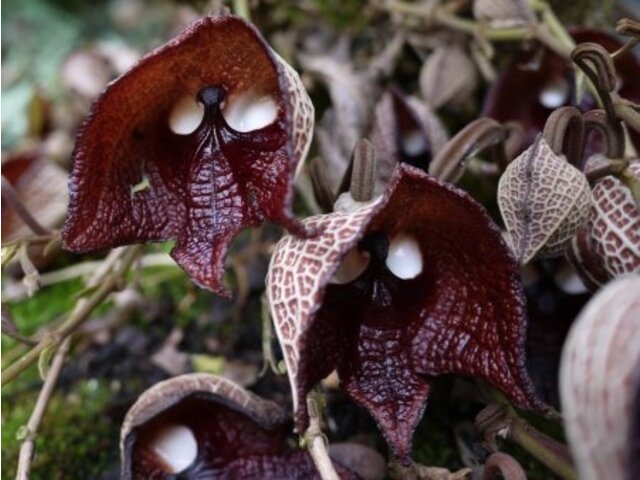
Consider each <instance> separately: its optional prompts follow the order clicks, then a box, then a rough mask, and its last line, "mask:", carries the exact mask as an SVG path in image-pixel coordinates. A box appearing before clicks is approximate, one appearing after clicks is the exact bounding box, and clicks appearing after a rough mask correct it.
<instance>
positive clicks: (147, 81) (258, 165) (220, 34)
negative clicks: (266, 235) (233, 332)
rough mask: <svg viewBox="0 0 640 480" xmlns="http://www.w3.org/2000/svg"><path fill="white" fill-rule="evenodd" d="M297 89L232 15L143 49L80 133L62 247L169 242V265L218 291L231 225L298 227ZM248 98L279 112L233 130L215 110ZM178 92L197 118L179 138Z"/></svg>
mask: <svg viewBox="0 0 640 480" xmlns="http://www.w3.org/2000/svg"><path fill="white" fill-rule="evenodd" d="M299 83H300V82H299V79H297V78H296V77H295V74H293V73H292V71H291V70H290V68H289V67H288V66H287V65H285V64H284V63H283V62H282V61H281V60H280V59H279V57H277V56H276V55H275V54H274V53H273V52H272V51H271V50H270V49H269V47H268V45H267V44H266V43H265V41H264V40H263V39H262V37H261V36H260V35H259V33H258V32H257V31H256V30H255V29H254V28H253V27H252V26H251V25H250V24H248V23H247V22H245V21H244V20H242V19H240V18H237V17H232V16H221V17H207V18H204V19H202V20H200V21H198V22H195V23H194V24H193V25H191V26H190V27H189V28H188V29H187V30H186V31H185V32H184V33H183V34H182V35H180V36H179V37H177V38H176V39H174V40H173V41H171V42H169V43H168V44H166V45H165V46H163V47H160V48H159V49H157V50H155V51H153V52H151V53H150V54H149V55H147V56H146V57H144V58H143V59H142V60H141V61H140V62H139V63H138V64H137V65H136V66H135V67H134V68H133V69H132V70H130V71H129V72H128V73H127V74H125V75H123V76H122V77H121V78H119V79H118V80H117V81H115V82H114V83H113V84H111V85H110V86H109V87H108V88H107V90H106V91H105V93H104V94H103V95H102V96H101V97H100V98H99V99H98V100H97V102H96V103H95V104H94V106H93V107H92V110H91V113H90V114H89V117H88V119H87V121H86V122H85V124H84V125H83V127H82V129H81V132H80V134H79V135H78V139H77V143H76V147H75V150H74V154H73V162H74V163H73V172H72V176H71V183H70V196H71V205H70V209H69V214H68V217H67V222H66V224H65V229H64V232H63V239H64V244H65V246H66V248H68V249H71V250H73V251H78V252H83V251H88V250H94V249H98V248H104V247H113V246H117V245H123V244H127V243H136V242H147V241H162V240H168V239H176V240H177V245H176V248H175V250H174V252H173V255H174V258H176V260H177V261H178V262H179V263H180V265H181V266H182V267H183V268H184V269H185V270H186V271H187V272H188V273H189V274H190V275H191V277H192V278H193V280H194V281H195V282H196V283H198V284H199V285H201V286H203V287H205V288H209V289H211V290H214V291H216V292H218V293H226V291H225V289H224V287H223V286H222V284H221V276H222V271H223V262H224V253H225V251H226V248H227V246H228V244H229V242H230V240H231V239H232V238H233V237H234V236H235V234H236V233H237V232H238V231H239V230H241V229H242V228H244V227H247V226H251V225H255V224H257V223H259V222H260V221H261V220H263V219H264V218H268V219H270V220H273V221H276V222H280V223H284V224H285V225H286V226H287V227H298V232H299V231H300V227H299V225H298V224H297V222H295V220H294V219H293V216H292V213H291V211H290V208H291V197H292V192H291V182H292V178H293V175H294V172H295V168H296V166H297V164H298V163H299V162H300V160H301V158H302V157H303V156H304V155H305V154H306V149H307V147H308V143H309V135H310V133H309V132H310V130H311V128H312V127H311V123H312V114H313V107H312V106H311V104H310V102H309V100H308V97H307V96H306V93H305V92H304V91H303V89H302V87H301V85H300V84H299ZM249 93H250V94H252V95H256V96H260V97H262V96H269V97H271V98H272V99H274V101H275V102H276V104H277V116H276V119H275V120H274V121H273V122H272V123H271V124H269V125H267V126H265V127H263V128H260V129H257V130H253V131H250V132H246V133H242V132H238V131H236V130H234V129H233V128H231V127H230V126H229V125H228V124H227V122H226V121H225V119H224V117H223V115H222V113H221V108H223V104H224V102H232V101H233V99H235V98H238V96H240V95H241V94H249ZM184 96H188V97H191V98H192V99H193V100H195V99H196V98H197V99H198V100H199V101H200V103H201V104H203V105H205V115H204V118H203V120H202V122H201V123H200V126H199V127H197V128H196V129H195V131H193V132H192V133H189V134H185V135H181V134H177V133H174V132H173V131H172V130H171V129H170V127H169V121H168V119H169V114H170V112H171V109H172V107H173V106H174V105H175V104H176V103H177V102H178V101H179V100H181V99H182V98H183V97H184Z"/></svg>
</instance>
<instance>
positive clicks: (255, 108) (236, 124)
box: [222, 95, 278, 132]
mask: <svg viewBox="0 0 640 480" xmlns="http://www.w3.org/2000/svg"><path fill="white" fill-rule="evenodd" d="M222 115H223V116H224V119H225V120H226V121H227V124H228V125H229V126H230V127H231V128H233V129H234V130H236V131H238V132H250V131H252V130H257V129H259V128H263V127H266V126H267V125H269V124H270V123H273V121H274V120H275V119H276V117H277V116H278V104H277V103H276V102H275V100H274V99H273V98H271V97H255V96H254V95H242V96H237V97H231V98H229V101H228V102H226V104H225V107H224V109H223V111H222Z"/></svg>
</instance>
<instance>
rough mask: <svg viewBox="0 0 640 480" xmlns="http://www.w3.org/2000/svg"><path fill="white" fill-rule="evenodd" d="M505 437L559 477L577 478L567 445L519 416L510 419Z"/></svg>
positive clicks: (568, 479)
mask: <svg viewBox="0 0 640 480" xmlns="http://www.w3.org/2000/svg"><path fill="white" fill-rule="evenodd" d="M507 438H509V439H510V440H513V441H514V442H515V443H517V444H518V445H520V446H521V447H522V448H524V449H525V450H526V451H527V452H529V453H530V454H531V455H533V456H534V457H535V458H536V459H538V460H539V461H540V462H541V463H543V464H544V465H546V466H547V467H549V468H550V469H551V470H552V471H553V472H555V473H556V474H557V475H558V476H560V477H561V478H563V479H566V480H574V479H575V480H577V478H578V476H577V474H576V471H575V470H574V468H573V466H572V465H571V457H570V455H569V452H568V450H567V447H566V446H565V445H563V444H562V443H560V442H558V441H556V440H554V439H553V438H551V437H548V436H546V435H544V434H543V433H541V432H539V431H538V430H536V429H535V428H533V427H532V426H531V425H529V424H528V423H526V422H525V421H524V420H522V419H521V418H514V419H513V420H512V423H511V426H510V427H509V433H508V434H507Z"/></svg>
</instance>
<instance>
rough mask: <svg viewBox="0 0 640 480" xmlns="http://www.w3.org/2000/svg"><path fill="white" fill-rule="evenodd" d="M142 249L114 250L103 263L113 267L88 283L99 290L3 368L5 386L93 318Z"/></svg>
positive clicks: (86, 297)
mask: <svg viewBox="0 0 640 480" xmlns="http://www.w3.org/2000/svg"><path fill="white" fill-rule="evenodd" d="M142 248H143V247H142V246H141V245H135V246H132V247H127V248H123V249H119V250H116V251H113V252H111V254H110V255H109V256H107V258H106V259H105V261H104V263H103V266H104V264H108V265H109V268H108V269H102V268H100V269H98V270H97V271H96V272H95V273H94V275H93V276H92V278H91V279H89V281H88V282H87V287H88V288H89V289H93V288H95V290H92V293H91V294H90V295H89V296H84V297H82V298H80V299H79V300H78V301H77V302H76V304H75V306H74V308H73V310H72V311H71V313H70V314H69V316H68V317H67V319H66V320H65V321H64V322H63V323H62V324H61V325H60V326H59V327H58V328H56V329H55V330H54V331H53V332H51V333H49V334H48V335H46V336H45V337H44V338H43V339H42V340H40V341H39V342H38V344H37V345H36V346H34V347H33V348H32V349H30V350H29V351H27V352H26V353H25V354H24V355H23V356H22V357H20V358H19V359H18V360H16V361H15V362H14V363H12V364H11V365H9V366H8V367H7V368H5V369H4V370H3V371H2V385H5V384H7V383H8V382H10V381H11V380H13V379H14V378H16V377H17V376H18V375H19V374H20V373H22V372H23V371H24V370H26V369H27V368H28V367H29V366H31V365H33V364H34V363H35V362H36V361H37V360H38V358H39V357H40V354H41V353H42V352H43V351H45V350H46V349H48V348H55V347H56V346H57V345H59V344H60V343H61V342H62V341H63V340H64V339H65V338H66V337H68V336H69V335H70V334H71V333H73V332H74V331H75V329H76V328H78V327H79V326H80V325H81V324H82V322H84V321H85V320H86V319H87V318H89V315H91V313H92V312H93V311H94V310H95V309H96V308H97V307H98V306H99V305H100V304H102V302H103V301H104V300H105V299H106V298H107V297H108V296H109V295H110V294H111V293H112V292H114V291H116V290H118V289H119V288H120V287H121V285H122V282H123V280H124V276H125V274H126V272H127V271H128V269H129V267H130V266H131V265H132V264H133V262H134V261H135V259H136V258H137V257H138V254H139V253H140V252H141V251H142ZM120 258H122V262H121V264H120V265H119V266H118V267H117V268H115V263H116V261H117V260H119V259H120ZM112 268H113V270H112Z"/></svg>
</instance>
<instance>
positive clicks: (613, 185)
mask: <svg viewBox="0 0 640 480" xmlns="http://www.w3.org/2000/svg"><path fill="white" fill-rule="evenodd" d="M629 169H630V170H631V172H632V173H633V175H635V176H636V177H638V178H640V161H635V162H632V163H631V164H630V166H629ZM592 196H593V202H592V204H591V208H590V209H589V216H588V219H587V222H586V223H585V225H583V226H582V227H581V228H580V229H579V230H578V232H577V234H576V235H575V236H574V237H573V239H572V240H571V248H570V250H569V251H568V252H567V253H568V257H569V259H570V261H571V263H572V264H573V266H574V267H575V268H576V270H577V272H578V273H579V274H580V277H581V278H582V280H583V281H584V282H585V283H586V284H587V285H588V286H590V287H591V288H592V289H595V288H597V287H598V286H600V285H603V284H605V283H606V282H608V281H609V280H611V279H613V278H616V277H619V276H621V275H625V274H628V273H635V274H638V273H640V208H638V205H637V204H636V202H635V200H634V198H633V194H632V193H631V191H630V190H629V188H627V186H626V185H624V184H623V183H622V182H621V181H620V180H618V179H617V178H615V177H613V176H607V177H605V178H603V179H601V180H599V181H598V182H597V183H596V184H595V186H594V187H593V191H592Z"/></svg>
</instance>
